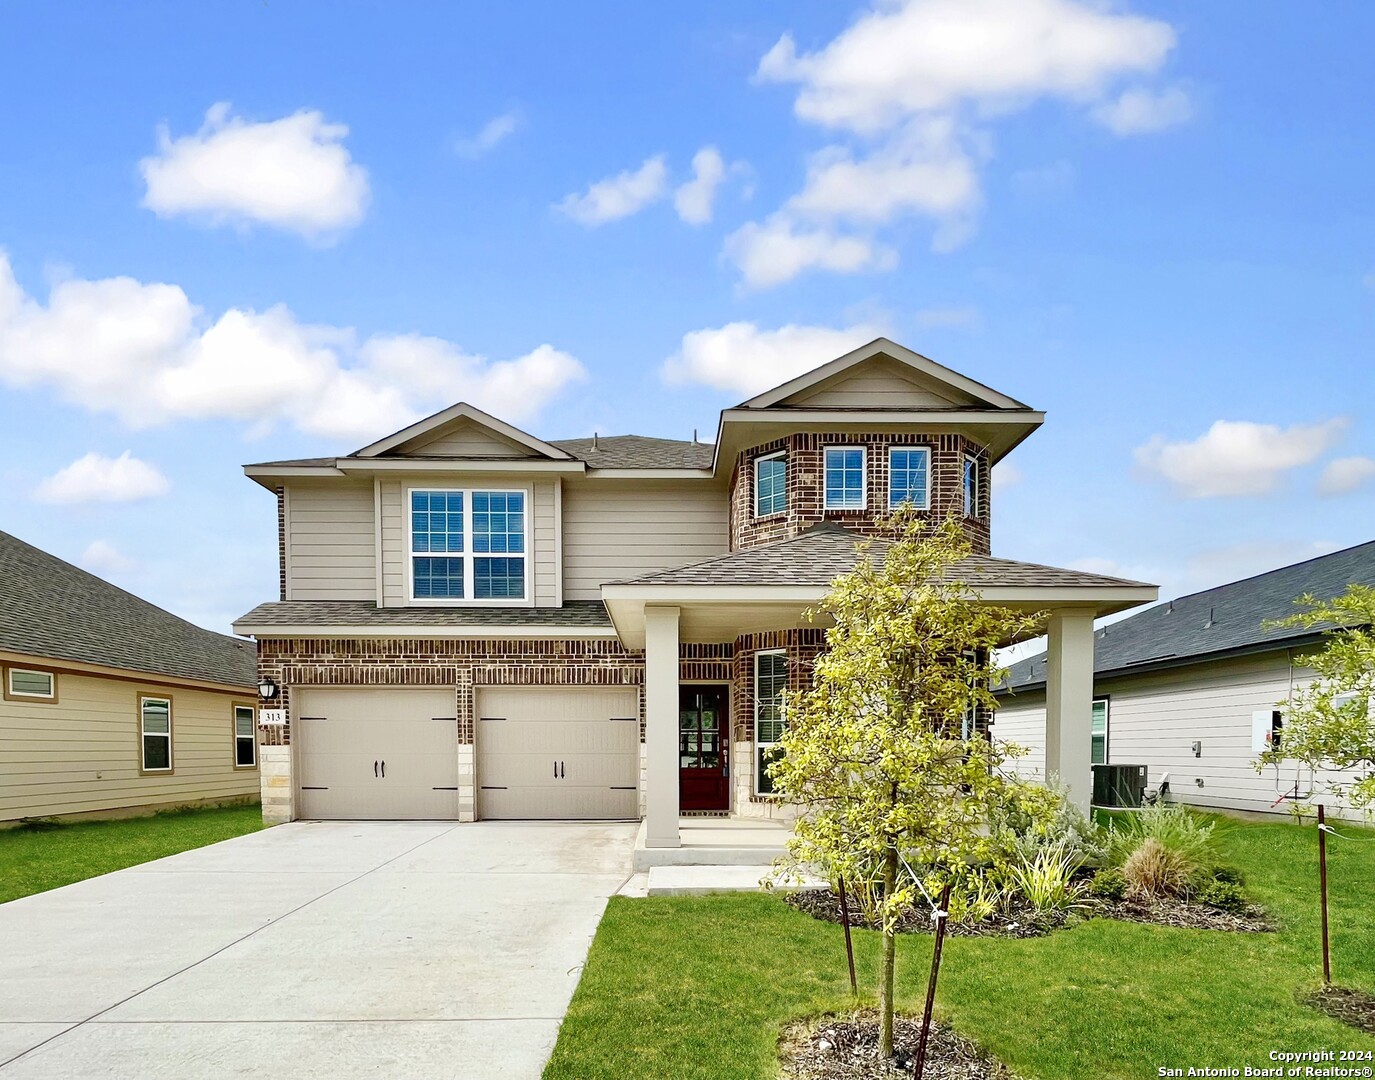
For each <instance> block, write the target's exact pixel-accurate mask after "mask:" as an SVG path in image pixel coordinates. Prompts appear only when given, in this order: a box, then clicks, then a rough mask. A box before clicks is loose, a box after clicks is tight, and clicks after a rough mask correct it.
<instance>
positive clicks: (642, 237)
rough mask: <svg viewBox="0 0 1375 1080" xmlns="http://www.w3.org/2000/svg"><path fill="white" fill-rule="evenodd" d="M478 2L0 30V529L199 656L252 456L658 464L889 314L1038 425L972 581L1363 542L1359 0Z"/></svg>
mask: <svg viewBox="0 0 1375 1080" xmlns="http://www.w3.org/2000/svg"><path fill="white" fill-rule="evenodd" d="M511 7H512V6H510V5H506V6H501V5H486V6H474V5H464V6H462V7H459V6H457V5H445V6H440V5H434V6H432V7H430V8H428V9H421V8H420V7H418V6H417V7H413V8H407V7H402V8H398V7H397V6H396V5H380V4H361V3H348V4H331V5H323V4H304V3H277V2H274V3H266V4H264V3H202V4H195V5H187V4H171V3H168V4H151V3H145V4H138V5H104V4H76V3H71V4H65V5H20V6H16V7H12V8H11V9H10V10H9V11H8V13H7V33H6V35H5V36H4V39H3V41H0V101H3V103H4V104H3V105H0V109H2V110H3V113H0V115H3V132H4V143H3V145H4V151H3V153H0V192H3V198H0V251H3V252H4V255H5V258H6V263H5V267H4V269H3V272H2V273H0V440H3V443H2V445H3V450H4V455H3V464H0V477H3V480H4V482H5V486H6V489H7V490H8V491H9V493H10V495H11V498H10V499H9V500H8V502H7V504H6V505H7V511H6V513H5V514H4V515H3V517H2V518H0V527H2V528H4V529H5V530H7V531H10V532H13V533H15V534H17V535H18V536H20V537H22V538H24V539H26V540H28V541H30V542H32V543H35V544H38V545H39V546H41V547H44V548H46V549H47V550H50V551H52V552H54V553H55V554H57V555H59V556H61V557H63V558H67V559H70V560H73V561H76V562H79V563H81V564H83V565H86V566H88V567H90V568H91V569H93V570H95V571H96V572H98V573H101V574H102V575H104V576H107V577H109V578H110V579H111V580H113V581H115V582H116V583H118V584H120V585H123V586H124V587H126V588H129V589H131V590H133V591H134V592H137V593H139V594H140V595H143V596H146V597H148V598H149V599H151V600H153V601H155V602H156V603H159V604H162V605H164V606H166V607H168V608H170V609H171V610H173V611H175V612H177V613H179V614H182V615H184V616H186V617H187V618H190V619H193V620H195V621H197V622H201V623H203V624H204V625H207V626H211V627H213V628H215V629H221V630H224V629H227V628H228V623H229V621H230V620H231V619H232V618H233V617H234V616H236V615H238V614H240V613H242V612H243V611H245V610H247V609H248V608H249V607H251V606H252V605H254V604H255V603H257V602H259V601H261V600H264V599H271V598H273V597H274V595H275V589H276V568H275V555H276V553H275V532H274V530H275V519H274V508H273V504H272V500H271V498H270V496H269V495H267V493H266V492H264V491H262V490H261V489H260V488H258V487H257V486H256V485H254V484H252V483H251V482H249V481H248V480H246V479H244V478H243V476H242V474H241V472H240V469H239V467H240V466H241V465H242V464H243V463H244V462H247V461H259V460H268V459H273V458H281V457H292V456H300V455H315V454H327V453H334V452H346V451H348V450H351V449H354V448H356V447H357V446H359V445H362V444H363V443H365V442H367V441H369V439H370V438H371V437H374V436H376V435H381V434H385V433H386V432H387V431H390V430H392V429H393V428H395V427H397V426H400V423H402V422H404V421H405V420H407V419H410V418H413V417H414V416H417V415H421V414H424V413H428V412H430V411H433V410H434V409H436V408H439V407H441V406H443V405H445V404H448V403H449V402H450V401H451V400H452V399H453V398H455V397H459V396H461V397H467V398H468V399H470V400H472V401H474V403H475V404H477V405H479V406H481V407H485V408H488V409H491V410H492V411H495V412H497V413H498V414H499V415H502V416H504V417H506V418H508V419H511V420H512V421H513V422H516V423H519V424H521V425H522V426H525V427H527V428H529V429H531V430H533V431H534V432H536V433H537V434H540V435H542V436H545V437H571V436H578V435H585V434H589V433H591V432H592V431H593V430H598V431H601V432H603V433H619V432H627V431H629V432H637V433H642V434H653V435H662V436H669V437H683V438H685V437H688V436H689V435H690V434H691V432H692V429H693V428H699V429H701V430H702V431H703V432H710V431H714V429H715V422H716V413H717V411H718V410H719V409H720V408H722V407H723V406H727V405H730V404H732V403H734V402H735V401H738V400H741V399H742V398H744V397H746V396H749V394H750V393H751V392H753V391H754V390H756V389H760V388H762V387H763V386H766V385H770V384H772V383H774V382H777V381H781V380H782V378H785V377H787V376H789V375H791V374H792V373H794V372H795V371H797V370H800V369H802V368H805V367H809V366H812V365H813V364H814V363H818V362H821V361H822V360H824V359H826V358H828V357H829V356H830V355H835V354H836V353H838V352H840V351H843V350H844V348H846V347H848V346H849V345H850V344H859V343H861V342H862V341H863V340H867V338H868V337H872V336H873V335H874V334H875V333H878V332H883V333H887V334H889V335H890V336H892V337H894V338H896V339H897V340H899V341H902V342H903V343H905V344H907V345H909V346H910V347H912V348H914V349H916V350H917V351H919V352H922V353H924V354H926V355H928V356H930V357H932V358H933V359H936V360H938V361H940V362H942V363H944V364H947V365H949V366H951V367H954V368H956V369H957V370H960V371H962V372H965V373H967V374H969V375H971V376H973V377H974V378H977V379H979V380H981V381H983V382H986V383H988V384H990V385H993V386H995V387H997V388H998V389H1000V390H1002V391H1004V392H1006V393H1008V394H1011V395H1012V396H1014V397H1017V398H1020V399H1022V400H1024V401H1026V402H1028V403H1029V404H1032V405H1034V406H1036V407H1038V408H1042V409H1045V410H1046V411H1047V413H1048V418H1047V422H1046V424H1045V426H1044V428H1043V429H1042V430H1041V431H1040V432H1039V433H1038V434H1037V435H1035V436H1034V437H1033V438H1032V439H1031V440H1029V441H1028V442H1027V443H1026V444H1024V445H1023V446H1022V447H1021V448H1019V449H1018V450H1017V451H1016V452H1015V453H1014V455H1013V456H1012V458H1011V459H1010V460H1009V465H1010V466H1011V467H1006V466H1005V467H1000V470H999V472H1000V474H1001V475H1000V477H999V478H998V483H997V485H996V487H997V493H996V497H995V509H994V513H995V517H994V548H995V552H996V553H998V554H1001V555H1005V556H1009V557H1018V558H1027V559H1033V560H1038V561H1045V562H1051V563H1056V564H1059V565H1072V566H1083V567H1089V568H1094V569H1105V570H1110V571H1117V572H1120V573H1123V574H1127V575H1130V576H1135V577H1144V578H1147V579H1149V580H1152V581H1157V582H1159V583H1160V584H1161V585H1162V589H1163V595H1171V594H1177V593H1180V592H1184V591H1189V590H1192V589H1196V588H1201V587H1205V586H1207V585H1211V584H1216V583H1219V582H1221V581H1225V580H1229V579H1232V578H1236V577H1240V576H1244V575H1246V574H1249V573H1253V572H1256V571H1259V570H1263V569H1267V568H1270V567H1273V566H1278V565H1282V564H1284V563H1286V562H1290V561H1293V560H1295V559H1298V558H1304V557H1308V556H1311V555H1314V554H1318V553H1320V552H1322V551H1325V550H1332V549H1334V548H1337V547H1342V546H1346V545H1349V544H1354V543H1359V542H1362V541H1365V540H1369V539H1371V538H1372V536H1373V535H1375V530H1373V529H1372V522H1375V512H1373V511H1375V405H1373V404H1372V401H1373V400H1375V393H1372V391H1375V375H1372V365H1373V364H1375V345H1373V344H1372V343H1375V209H1373V207H1375V200H1373V199H1372V198H1371V196H1372V191H1371V180H1370V176H1371V166H1372V160H1373V159H1375V128H1372V126H1371V124H1370V123H1369V102H1370V101H1372V100H1375V69H1372V66H1371V65H1370V64H1369V63H1368V49H1367V47H1366V43H1368V42H1369V41H1370V40H1371V37H1372V34H1375V9H1372V8H1371V7H1370V6H1369V5H1361V4H1354V3H1350V4H1336V5H1331V6H1329V7H1328V8H1327V9H1325V16H1324V18H1322V19H1314V18H1311V17H1309V16H1308V15H1307V14H1306V13H1305V12H1304V11H1302V10H1300V9H1299V8H1296V7H1294V6H1293V5H1291V4H1279V3H1257V4H1252V5H1248V6H1247V8H1246V12H1245V17H1244V18H1241V17H1239V12H1238V9H1237V8H1236V7H1235V6H1232V5H1186V4H1182V3H1157V2H1137V3H1131V4H1114V5H1100V4H1092V3H1076V2H1072V0H969V2H964V0H961V2H959V3H956V2H955V0H910V2H905V3H900V2H897V0H892V2H885V3H880V4H878V5H877V6H874V7H866V6H855V7H847V6H845V5H837V4H816V3H786V4H785V3H755V4H751V5H743V6H742V5H739V4H724V3H702V4H693V5H677V6H672V5H670V6H665V5H638V6H637V5H605V6H600V7H597V6H590V5H566V4H562V5H545V4H533V3H532V4H527V5H519V6H517V9H516V10H510V8H511ZM398 10H399V11H400V12H402V14H401V15H400V16H398V15H397V12H398ZM694 178H696V182H695V183H691V184H690V182H691V181H693V180H694ZM684 185H689V186H688V187H687V188H686V189H685V188H684ZM1219 422H1222V423H1219ZM126 452H127V453H128V457H127V458H125V457H123V455H125V454H126Z"/></svg>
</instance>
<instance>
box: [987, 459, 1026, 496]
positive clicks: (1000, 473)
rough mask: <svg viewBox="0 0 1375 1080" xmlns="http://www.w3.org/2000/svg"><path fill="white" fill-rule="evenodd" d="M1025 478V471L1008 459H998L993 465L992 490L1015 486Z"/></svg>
mask: <svg viewBox="0 0 1375 1080" xmlns="http://www.w3.org/2000/svg"><path fill="white" fill-rule="evenodd" d="M1025 479H1026V473H1024V472H1022V470H1021V469H1019V468H1017V466H1016V465H1014V464H1013V463H1012V462H1010V461H1000V462H998V464H996V465H994V466H993V490H994V491H995V492H998V491H1006V490H1007V489H1008V488H1010V487H1016V486H1017V485H1018V484H1020V483H1021V482H1022V481H1023V480H1025Z"/></svg>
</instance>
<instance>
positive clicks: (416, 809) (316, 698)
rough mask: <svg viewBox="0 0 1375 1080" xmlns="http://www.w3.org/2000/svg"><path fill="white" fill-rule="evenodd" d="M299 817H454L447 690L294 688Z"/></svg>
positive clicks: (454, 731) (454, 722)
mask: <svg viewBox="0 0 1375 1080" xmlns="http://www.w3.org/2000/svg"><path fill="white" fill-rule="evenodd" d="M291 704H292V714H293V720H292V737H293V740H294V741H296V743H297V758H296V760H297V765H298V767H299V770H300V775H301V783H300V808H299V816H300V817H303V818H344V819H350V820H356V819H397V820H410V819H434V818H439V819H450V818H457V817H458V718H457V717H456V716H455V712H456V707H457V705H456V699H455V692H454V691H453V690H293V691H292V702H291Z"/></svg>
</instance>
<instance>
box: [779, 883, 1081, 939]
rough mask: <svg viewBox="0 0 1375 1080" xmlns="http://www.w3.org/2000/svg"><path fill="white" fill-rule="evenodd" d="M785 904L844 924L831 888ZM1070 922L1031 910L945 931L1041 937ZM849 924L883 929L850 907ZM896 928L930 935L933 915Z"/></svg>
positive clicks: (912, 916)
mask: <svg viewBox="0 0 1375 1080" xmlns="http://www.w3.org/2000/svg"><path fill="white" fill-rule="evenodd" d="M783 902H784V903H785V904H788V905H790V906H792V907H795V908H797V910H798V911H804V912H806V913H807V914H808V915H810V916H812V918H814V919H822V920H824V921H826V922H833V923H835V924H836V925H837V926H839V925H841V918H840V897H839V896H838V895H837V894H836V893H834V892H832V891H831V890H830V889H815V890H809V891H807V892H796V893H789V894H787V895H786V896H785V897H784V898H783ZM1068 922H1069V915H1068V914H1067V913H1065V912H1063V911H1057V912H1036V911H1031V910H1029V909H1028V910H1026V911H1014V912H1006V913H1005V912H998V913H996V914H994V915H993V916H991V917H990V918H987V919H984V920H982V921H980V922H977V923H956V922H952V923H950V924H948V925H947V926H946V928H945V932H946V933H947V934H949V935H950V936H951V937H1010V938H1029V937H1042V936H1044V935H1046V934H1049V933H1050V932H1051V931H1052V930H1058V929H1059V928H1060V927H1062V926H1064V925H1066V924H1067V923H1068ZM850 925H851V926H854V927H858V928H859V929H862V930H879V929H881V927H880V926H879V925H878V924H877V923H869V922H865V921H864V920H863V918H861V916H860V914H859V912H857V911H856V910H855V909H854V907H853V906H851V908H850ZM897 929H898V933H900V934H929V933H931V931H932V929H933V924H932V921H931V916H930V914H929V913H928V912H926V911H912V912H909V913H908V914H906V915H904V916H903V917H902V918H901V919H899V920H898V924H897Z"/></svg>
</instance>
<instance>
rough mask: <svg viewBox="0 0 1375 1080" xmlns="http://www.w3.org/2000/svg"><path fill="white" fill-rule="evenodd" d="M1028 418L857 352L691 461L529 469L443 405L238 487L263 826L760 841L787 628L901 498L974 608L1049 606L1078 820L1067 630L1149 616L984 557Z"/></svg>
mask: <svg viewBox="0 0 1375 1080" xmlns="http://www.w3.org/2000/svg"><path fill="white" fill-rule="evenodd" d="M1042 419H1043V416H1042V414H1041V413H1038V412H1036V411H1034V410H1032V409H1030V408H1029V407H1027V406H1026V405H1023V404H1022V403H1021V402H1018V401H1015V400H1013V399H1012V398H1009V397H1007V396H1005V395H1003V394H1000V393H998V392H997V391H994V390H991V389H989V388H988V387H986V386H983V385H981V384H979V383H977V382H974V381H973V380H972V379H968V378H966V377H964V376H962V375H959V374H958V373H956V372H954V371H951V370H949V369H948V368H944V367H942V366H941V365H939V364H936V363H933V362H932V361H930V360H928V359H926V358H925V357H922V356H919V355H917V354H916V353H913V352H911V351H910V350H908V349H905V348H903V347H902V346H900V345H896V344H894V343H893V342H891V341H887V340H885V339H879V340H878V341H875V342H873V343H871V344H869V345H867V346H865V347H863V348H861V349H857V350H855V351H854V352H852V353H849V354H847V355H845V356H842V357H840V358H839V359H837V360H834V361H832V362H831V363H828V364H826V365H824V366H822V367H820V368H818V369H816V370H814V371H812V372H809V373H808V374H806V375H803V376H801V377H799V378H797V379H794V380H792V381H790V382H788V383H786V384H784V385H783V386H780V387H778V388H776V389H774V390H770V391H768V392H766V393H764V394H760V395H758V396H757V397H754V398H752V399H750V400H749V401H746V402H744V403H743V404H741V405H739V406H737V407H735V408H731V409H727V410H725V411H724V412H723V413H722V414H721V420H720V426H719V429H718V433H717V441H716V443H715V444H714V445H707V444H701V443H697V442H695V441H693V442H686V441H684V442H676V441H672V440H667V439H652V438H645V437H641V436H635V435H625V436H615V437H596V438H591V439H573V440H563V441H557V442H546V441H544V440H542V439H538V438H536V437H534V436H532V435H529V434H527V433H525V432H523V431H519V430H517V429H516V428H514V427H512V426H511V425H510V424H507V423H505V422H503V421H501V420H498V419H496V418H495V417H492V416H488V415H486V414H485V413H482V412H480V411H479V410H477V409H474V408H472V407H471V406H468V405H465V404H459V405H455V406H453V407H452V408H450V409H446V410H445V411H443V412H440V413H438V414H436V415H435V416H432V417H430V418H429V419H427V420H422V421H420V422H419V423H417V424H414V425H412V426H411V427H408V428H406V429H404V430H402V431H399V432H397V433H396V434H394V435H390V436H388V437H387V438H385V439H380V440H379V441H377V442H375V443H373V444H371V445H370V446H366V447H363V448H362V449H361V450H358V451H355V452H354V453H351V454H347V455H344V456H342V457H330V458H319V459H310V460H303V461H279V462H269V463H265V464H260V465H250V466H247V467H246V468H245V472H246V473H247V475H248V476H250V477H251V478H253V479H254V480H255V481H257V482H258V483H259V484H261V485H262V486H263V487H265V488H267V489H268V490H269V491H272V492H274V493H275V494H276V496H277V513H278V525H279V528H278V543H279V547H280V559H281V596H280V599H278V600H276V601H273V602H270V603H265V604H262V605H260V606H259V607H257V608H255V609H254V610H253V611H251V612H249V613H248V614H246V615H244V616H243V617H242V618H241V619H239V620H238V621H237V622H236V623H235V629H236V631H237V632H239V633H242V634H245V635H251V636H254V637H256V638H257V639H258V662H259V671H260V675H261V676H262V677H263V678H265V679H270V680H271V681H272V682H273V683H274V684H275V685H276V687H278V688H279V690H278V692H277V696H276V697H275V698H274V699H272V700H270V701H264V702H263V705H264V707H269V706H275V707H277V708H280V709H283V710H284V711H285V719H286V720H287V724H286V726H285V727H264V728H263V739H264V743H265V745H263V746H262V748H261V753H262V759H263V785H264V786H263V812H264V815H265V816H266V817H267V818H268V819H269V820H274V821H279V820H285V819H290V818H295V817H304V818H441V819H457V820H472V819H474V818H475V817H477V818H606V819H624V818H635V817H638V816H644V817H645V818H646V830H645V837H644V843H645V844H647V845H648V846H649V847H675V846H677V845H678V844H679V837H680V834H679V815H680V813H693V812H697V813H715V814H735V815H759V816H766V815H769V814H771V813H772V812H773V811H774V802H773V799H772V797H771V795H770V792H769V783H768V777H767V775H765V774H764V773H763V772H762V771H761V769H760V762H761V760H763V759H764V757H765V756H766V755H767V754H768V753H769V752H770V748H771V746H772V744H773V743H774V742H776V740H777V738H778V736H779V733H780V730H781V728H780V718H779V708H778V705H779V698H780V695H781V694H782V692H783V690H784V688H785V687H787V686H788V685H789V684H791V685H794V686H796V685H798V684H799V683H800V682H801V681H802V680H803V679H805V678H806V677H807V661H808V660H809V658H811V657H813V656H814V655H815V653H816V651H817V650H818V648H819V647H820V645H821V643H822V640H823V630H822V629H821V628H819V627H817V626H813V625H811V624H810V623H808V622H807V620H806V619H805V617H804V613H805V612H806V611H807V609H808V608H810V607H812V606H813V605H814V604H815V603H816V602H817V601H818V600H819V599H820V598H821V597H822V596H823V595H824V594H825V593H826V591H827V588H828V586H829V584H830V583H831V581H833V580H834V579H835V577H836V576H837V575H839V574H841V573H843V572H845V571H846V570H848V569H850V568H851V567H852V566H853V565H854V563H855V558H856V555H855V544H856V541H858V540H860V539H861V538H863V537H864V536H866V535H871V534H873V533H874V532H875V524H876V521H877V519H878V518H879V517H880V516H881V515H883V514H884V513H886V512H887V511H888V509H889V508H890V507H892V506H897V505H899V504H900V503H902V502H904V501H908V502H911V503H913V504H914V505H915V506H916V507H918V508H919V509H921V510H922V511H924V512H925V513H926V514H928V515H929V516H931V517H932V518H944V517H945V516H946V515H948V514H953V515H956V516H958V517H959V518H960V520H961V521H962V522H963V523H964V528H965V532H966V534H967V536H968V538H969V541H970V544H971V545H972V548H973V552H974V554H973V555H972V557H971V558H970V559H969V560H968V565H967V566H966V567H964V568H963V569H964V572H965V573H966V574H967V575H968V576H969V577H970V579H971V580H972V581H974V582H975V584H977V586H978V588H979V590H980V592H981V594H982V595H983V596H984V597H985V599H987V600H989V601H994V600H997V601H1000V602H1005V603H1009V604H1017V605H1021V606H1023V607H1026V608H1029V609H1032V610H1042V609H1053V611H1054V614H1053V616H1052V618H1051V620H1050V623H1049V627H1048V631H1049V634H1050V635H1051V638H1052V640H1056V641H1058V642H1060V644H1061V645H1063V648H1061V649H1060V653H1059V655H1061V656H1062V657H1063V660H1064V672H1063V674H1064V678H1063V679H1062V680H1061V682H1060V684H1059V685H1060V687H1061V688H1062V692H1061V693H1060V694H1059V696H1058V697H1057V698H1056V700H1055V703H1054V707H1053V708H1052V710H1051V713H1050V716H1049V718H1048V723H1049V724H1050V726H1051V728H1052V730H1053V732H1054V737H1055V738H1057V739H1059V735H1060V734H1061V733H1062V732H1064V733H1065V735H1066V737H1064V738H1063V739H1059V741H1058V743H1057V745H1063V746H1064V747H1065V748H1066V751H1067V753H1068V754H1069V755H1070V756H1069V757H1067V758H1066V759H1065V760H1064V761H1062V762H1060V768H1061V770H1062V771H1063V772H1064V773H1065V774H1066V775H1067V776H1069V777H1072V778H1073V786H1074V790H1075V794H1076V797H1081V798H1082V800H1083V801H1084V802H1085V803H1086V801H1087V795H1088V787H1087V785H1088V778H1089V765H1088V757H1087V744H1086V742H1085V740H1086V739H1087V731H1088V724H1089V707H1090V698H1091V694H1092V688H1091V681H1090V677H1089V673H1090V658H1091V656H1092V644H1093V643H1092V627H1093V619H1094V617H1095V615H1099V614H1104V613H1108V612H1112V611H1119V610H1122V609H1124V608H1128V607H1132V606H1134V605H1136V604H1140V603H1143V602H1147V601H1149V600H1152V599H1154V598H1155V595H1156V590H1155V588H1154V586H1148V585H1142V584H1140V583H1138V582H1129V581H1122V580H1119V579H1116V578H1108V577H1103V576H1101V575H1097V574H1086V573H1079V572H1076V571H1072V570H1060V569H1055V568H1052V567H1043V566H1035V565H1031V564H1027V563H1017V562H1011V561H1009V560H1004V559H996V558H993V557H992V556H991V555H990V553H989V536H990V506H989V470H990V468H991V467H992V466H993V464H994V463H995V462H997V461H998V460H999V459H1001V458H1002V457H1003V456H1004V455H1006V454H1007V453H1008V452H1009V451H1010V450H1012V449H1013V447H1015V446H1016V445H1017V444H1018V443H1020V442H1021V441H1022V440H1023V439H1024V438H1026V437H1027V436H1028V435H1030V434H1031V433H1032V432H1033V431H1035V430H1036V428H1037V427H1038V426H1039V425H1040V424H1041V422H1042ZM274 711H275V710H274ZM274 719H278V717H274ZM1079 731H1082V732H1083V733H1084V740H1080V739H1078V738H1077V737H1074V733H1075V732H1079ZM1081 744H1082V745H1083V747H1084V748H1083V750H1082V753H1081V751H1080V747H1081ZM1081 759H1082V760H1081Z"/></svg>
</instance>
